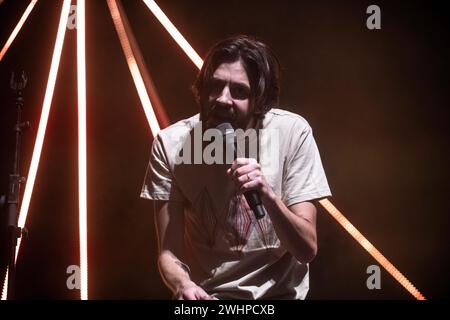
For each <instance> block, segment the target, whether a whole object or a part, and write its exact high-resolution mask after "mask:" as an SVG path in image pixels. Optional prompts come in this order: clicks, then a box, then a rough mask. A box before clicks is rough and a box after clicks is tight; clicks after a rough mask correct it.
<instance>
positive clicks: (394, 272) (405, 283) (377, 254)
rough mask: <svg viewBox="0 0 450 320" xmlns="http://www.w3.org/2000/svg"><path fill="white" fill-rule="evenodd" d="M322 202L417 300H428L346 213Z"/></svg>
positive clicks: (327, 202) (325, 200)
mask: <svg viewBox="0 0 450 320" xmlns="http://www.w3.org/2000/svg"><path fill="white" fill-rule="evenodd" d="M319 202H320V204H321V205H322V206H323V207H324V208H325V209H326V210H327V211H328V212H329V213H330V214H331V215H332V216H333V218H335V219H336V220H337V222H339V224H340V225H341V226H342V227H344V229H345V230H346V231H347V232H348V233H350V235H351V236H352V237H353V238H354V239H355V240H356V241H357V242H358V243H359V244H360V245H361V246H362V247H363V248H364V249H366V251H367V252H368V253H369V254H370V255H371V256H372V257H373V258H374V259H375V260H377V261H378V263H379V264H381V265H382V266H383V268H384V269H386V271H387V272H389V273H390V274H391V276H392V277H394V279H395V280H397V281H398V282H399V283H400V284H401V285H402V286H403V287H404V288H405V289H406V290H408V292H409V293H411V294H412V295H413V296H414V298H416V299H417V300H426V299H425V297H424V296H423V295H422V294H421V293H420V291H419V290H417V289H416V287H415V286H414V285H413V284H412V283H411V282H410V281H409V280H408V279H407V278H406V277H405V276H404V275H403V274H402V273H401V272H400V271H399V270H398V269H397V268H396V267H395V266H394V265H393V264H392V263H391V262H390V261H389V260H388V259H386V258H385V257H384V256H383V254H382V253H381V252H380V251H378V250H377V248H375V247H374V246H373V245H372V244H371V243H370V242H369V240H367V238H366V237H364V236H363V235H362V234H361V232H359V231H358V229H356V228H355V227H354V226H353V224H351V223H350V221H348V220H347V218H345V217H344V215H343V214H342V213H341V212H340V211H339V210H338V209H336V207H335V206H334V205H333V204H332V203H331V202H330V201H329V200H328V199H322V200H320V201H319Z"/></svg>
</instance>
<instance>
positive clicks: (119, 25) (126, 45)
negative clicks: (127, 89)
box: [107, 0, 160, 136]
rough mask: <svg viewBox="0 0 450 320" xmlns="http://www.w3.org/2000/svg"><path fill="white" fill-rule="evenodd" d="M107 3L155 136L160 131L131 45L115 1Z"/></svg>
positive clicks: (110, 0) (109, 0)
mask: <svg viewBox="0 0 450 320" xmlns="http://www.w3.org/2000/svg"><path fill="white" fill-rule="evenodd" d="M107 2H108V6H109V11H110V12H111V17H112V19H113V22H114V26H115V27H116V31H117V35H118V36H119V40H120V44H121V45H122V49H123V52H124V54H125V58H126V60H127V63H128V67H129V68H130V72H131V76H132V77H133V81H134V85H135V86H136V90H137V92H138V95H139V99H140V100H141V103H142V106H143V108H144V112H145V116H146V117H147V121H148V123H149V125H150V130H151V131H152V134H153V136H156V134H157V133H158V132H159V131H160V127H159V124H158V120H157V119H156V115H155V112H154V111H153V107H152V103H151V102H150V98H149V96H148V94H147V90H146V88H145V84H144V80H143V78H142V75H141V72H140V71H139V68H138V66H137V63H136V58H135V56H134V54H133V50H131V45H130V42H129V40H128V37H127V34H126V32H125V28H124V25H123V22H122V18H121V17H120V13H119V9H118V8H117V3H116V1H115V0H108V1H107Z"/></svg>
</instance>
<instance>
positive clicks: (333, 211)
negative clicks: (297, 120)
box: [144, 0, 425, 300]
mask: <svg viewBox="0 0 450 320" xmlns="http://www.w3.org/2000/svg"><path fill="white" fill-rule="evenodd" d="M144 2H145V3H146V4H147V6H148V7H149V8H150V10H152V12H153V13H154V14H155V16H156V17H157V18H158V20H159V21H160V22H161V23H162V24H163V25H164V26H165V27H166V29H167V31H168V32H169V33H170V34H171V35H172V33H171V31H172V32H173V30H171V28H175V27H174V26H173V25H172V23H171V22H170V21H169V19H168V18H167V16H166V15H165V14H164V12H162V11H161V9H160V8H159V7H158V6H157V5H156V3H155V2H154V1H153V0H144ZM166 25H167V26H166ZM175 31H176V33H177V37H179V38H181V39H183V40H184V37H183V36H182V35H181V34H179V32H178V30H176V29H175ZM172 37H174V39H175V40H176V41H177V39H176V38H175V36H174V35H172ZM184 41H186V40H184ZM177 42H178V41H177ZM186 43H187V42H186ZM178 44H180V43H178ZM180 46H181V47H182V49H183V50H184V51H185V52H186V54H187V55H189V49H186V48H190V49H192V47H191V46H190V45H189V44H187V46H184V45H181V44H180ZM192 51H193V49H192ZM194 52H195V51H194ZM198 59H200V60H199V61H197V63H196V60H194V59H192V58H191V60H192V61H193V62H194V64H195V65H196V66H197V68H199V69H200V68H201V66H202V64H203V61H202V60H201V58H200V57H198ZM319 202H320V204H321V205H322V206H323V207H324V208H325V209H326V210H327V211H328V213H330V214H331V215H332V216H333V217H334V218H335V219H336V220H337V221H338V222H339V223H340V224H341V225H342V226H343V227H344V229H345V230H346V231H347V232H348V233H350V235H351V236H352V237H353V238H355V239H356V241H357V242H358V243H359V244H360V245H361V246H362V247H363V248H364V249H366V251H367V252H368V253H369V254H370V255H371V256H372V257H374V258H375V260H377V261H378V262H379V263H380V264H381V265H382V266H383V268H385V269H386V270H387V271H388V272H389V273H390V274H391V275H392V276H393V277H394V279H395V280H397V281H398V282H399V283H400V284H401V285H402V286H403V287H404V288H405V289H406V290H408V292H409V293H411V294H412V295H413V296H414V298H416V299H417V300H425V297H424V296H423V295H422V294H421V293H420V292H419V290H417V289H416V288H415V287H414V285H413V284H412V283H411V282H410V281H409V280H408V279H407V278H406V277H405V276H403V274H402V273H401V272H400V271H399V270H398V269H397V268H395V267H394V265H393V264H392V263H390V262H389V260H387V259H386V258H385V257H384V256H383V255H382V254H381V252H379V251H378V250H377V249H376V248H375V247H374V246H373V245H372V244H371V243H370V242H369V241H368V240H367V239H366V238H365V237H364V236H363V235H362V234H361V233H360V232H359V231H358V230H357V229H356V228H355V227H354V226H353V225H352V224H351V223H350V221H348V220H347V219H346V218H345V217H344V215H343V214H342V213H341V212H339V210H337V209H336V208H335V207H334V206H333V204H332V203H331V202H330V201H329V200H328V199H323V200H320V201H319Z"/></svg>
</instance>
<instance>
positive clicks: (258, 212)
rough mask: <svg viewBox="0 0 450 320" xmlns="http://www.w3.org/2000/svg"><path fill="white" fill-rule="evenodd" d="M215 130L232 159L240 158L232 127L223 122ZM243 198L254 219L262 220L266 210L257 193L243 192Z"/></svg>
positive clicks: (251, 191)
mask: <svg viewBox="0 0 450 320" xmlns="http://www.w3.org/2000/svg"><path fill="white" fill-rule="evenodd" d="M216 129H218V130H219V131H220V132H221V133H222V135H223V137H224V138H225V144H226V150H227V151H228V150H231V151H233V157H234V159H236V158H238V157H239V158H241V157H242V155H241V154H240V151H239V148H238V146H237V141H236V135H235V133H234V129H233V126H232V125H231V124H230V123H228V122H224V123H221V124H219V125H218V126H217V127H216ZM227 155H228V154H227ZM244 196H245V199H246V200H247V203H248V205H249V206H250V208H251V209H252V211H253V213H254V214H255V217H256V219H261V218H263V217H264V216H265V215H266V209H265V208H264V206H263V205H262V202H261V197H260V196H259V193H258V191H256V190H250V191H246V192H244Z"/></svg>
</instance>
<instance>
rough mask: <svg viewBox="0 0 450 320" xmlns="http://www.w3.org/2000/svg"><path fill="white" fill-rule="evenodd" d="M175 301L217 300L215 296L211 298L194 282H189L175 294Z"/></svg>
mask: <svg viewBox="0 0 450 320" xmlns="http://www.w3.org/2000/svg"><path fill="white" fill-rule="evenodd" d="M175 299H177V300H217V298H214V297H213V296H210V295H209V294H207V293H206V292H205V290H203V289H202V288H201V287H199V286H198V285H196V284H195V283H194V282H189V283H187V284H185V285H181V286H180V288H179V289H178V290H177V292H176V293H175Z"/></svg>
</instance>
